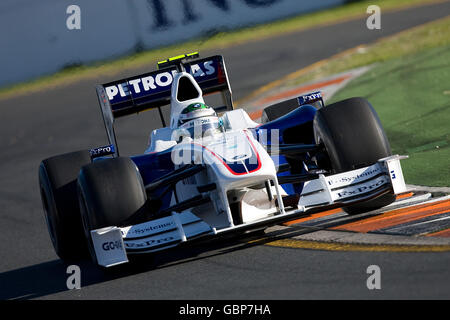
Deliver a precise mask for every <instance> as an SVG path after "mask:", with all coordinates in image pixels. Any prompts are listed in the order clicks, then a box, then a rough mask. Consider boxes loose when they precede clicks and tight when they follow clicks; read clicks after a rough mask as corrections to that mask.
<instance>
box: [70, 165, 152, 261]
mask: <svg viewBox="0 0 450 320" xmlns="http://www.w3.org/2000/svg"><path fill="white" fill-rule="evenodd" d="M78 200H79V203H80V209H81V219H82V222H83V230H84V235H85V238H86V240H87V244H88V248H89V253H90V255H91V259H92V261H93V262H94V263H97V260H96V255H95V251H94V247H93V243H92V238H91V230H95V229H100V228H103V227H109V226H121V225H122V224H123V223H124V221H126V220H127V219H128V218H129V217H130V216H132V215H133V214H134V213H136V212H138V211H139V210H142V209H143V208H144V205H145V203H146V201H147V194H146V192H145V188H144V185H143V182H142V178H141V175H140V173H139V171H138V169H137V167H136V165H135V164H134V162H133V161H132V160H131V159H130V158H125V157H119V158H112V159H104V160H99V161H96V162H93V163H92V164H89V165H87V166H84V167H83V168H82V169H81V171H80V175H79V177H78Z"/></svg>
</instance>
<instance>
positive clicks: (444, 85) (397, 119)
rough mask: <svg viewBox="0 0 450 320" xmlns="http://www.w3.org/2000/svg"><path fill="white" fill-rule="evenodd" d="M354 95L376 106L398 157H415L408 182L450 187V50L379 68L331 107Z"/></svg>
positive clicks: (337, 97)
mask: <svg viewBox="0 0 450 320" xmlns="http://www.w3.org/2000/svg"><path fill="white" fill-rule="evenodd" d="M447 36H448V34H447ZM419 42H420V41H419ZM352 96H360V97H365V98H367V99H368V100H369V101H370V102H371V104H372V105H373V106H374V108H375V109H376V111H377V113H378V115H379V117H380V119H381V122H382V124H383V127H384V129H385V131H386V133H387V135H388V138H389V141H390V143H391V148H392V151H393V153H398V154H407V155H409V157H410V158H409V159H407V160H404V161H402V167H403V170H404V174H405V179H406V182H407V183H410V184H418V185H427V186H450V125H449V123H450V45H445V46H440V47H436V48H432V49H427V50H422V51H421V52H419V53H415V54H410V55H406V56H403V57H401V58H395V59H391V60H388V61H386V62H384V63H381V64H378V65H377V66H375V67H374V68H372V69H371V70H370V71H368V72H367V73H366V74H364V75H362V76H361V77H359V78H357V79H355V80H352V81H351V82H350V83H349V84H348V85H347V86H346V87H345V88H344V89H342V90H341V91H339V92H338V93H337V94H336V95H335V96H333V97H332V99H331V100H330V103H331V102H333V101H338V100H342V99H346V98H348V97H352Z"/></svg>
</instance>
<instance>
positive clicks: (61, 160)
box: [39, 150, 91, 260]
mask: <svg viewBox="0 0 450 320" xmlns="http://www.w3.org/2000/svg"><path fill="white" fill-rule="evenodd" d="M90 162H91V157H90V154H89V151H87V150H86V151H76V152H71V153H67V154H62V155H58V156H54V157H51V158H48V159H45V160H43V161H42V162H41V164H40V166H39V189H40V193H41V200H42V205H43V209H44V213H45V219H46V222H47V227H48V231H49V235H50V239H51V241H52V244H53V247H54V249H55V252H56V254H57V255H58V256H59V257H60V258H61V259H63V260H74V259H78V258H81V257H83V256H85V255H86V253H87V247H86V244H85V240H84V232H83V227H82V222H81V216H80V208H79V205H78V197H77V177H78V173H79V172H80V169H81V167H82V166H84V165H86V164H89V163H90Z"/></svg>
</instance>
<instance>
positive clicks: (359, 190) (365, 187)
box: [337, 178, 388, 198]
mask: <svg viewBox="0 0 450 320" xmlns="http://www.w3.org/2000/svg"><path fill="white" fill-rule="evenodd" d="M386 182H388V181H387V180H386V179H384V178H383V179H379V180H378V181H375V182H374V183H372V184H369V185H362V186H360V187H357V188H353V189H349V190H343V191H341V192H338V193H337V196H338V198H346V197H350V196H355V195H358V194H361V193H366V192H369V191H372V190H375V189H377V188H378V187H380V186H382V185H383V184H385V183H386Z"/></svg>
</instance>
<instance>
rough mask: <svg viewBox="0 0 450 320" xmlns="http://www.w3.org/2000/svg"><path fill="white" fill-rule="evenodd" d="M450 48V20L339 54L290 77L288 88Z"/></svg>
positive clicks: (426, 25) (432, 23)
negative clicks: (408, 56) (395, 59)
mask: <svg viewBox="0 0 450 320" xmlns="http://www.w3.org/2000/svg"><path fill="white" fill-rule="evenodd" d="M449 44H450V17H446V18H443V19H439V20H437V21H433V22H430V23H427V24H424V25H421V26H418V27H415V28H412V29H408V30H405V31H403V32H400V33H398V34H395V35H393V36H390V37H386V38H383V39H380V40H378V41H376V42H374V43H372V44H369V45H362V46H360V47H358V48H355V49H351V50H349V51H347V52H344V53H343V54H338V55H337V56H336V57H335V58H333V57H332V58H331V59H328V60H327V61H326V63H319V65H318V66H317V67H315V68H313V69H312V70H310V71H308V72H306V73H303V74H301V75H300V76H298V77H290V79H289V80H287V81H286V82H285V85H286V86H293V85H300V84H303V83H307V82H311V81H315V80H318V79H323V78H325V77H328V76H331V75H335V74H337V73H340V72H344V71H348V70H350V69H354V68H358V67H362V66H366V65H370V64H374V63H379V62H383V61H387V60H390V59H393V58H397V57H403V56H404V55H408V54H413V53H416V52H420V51H423V50H427V49H430V48H435V47H441V46H445V45H449Z"/></svg>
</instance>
